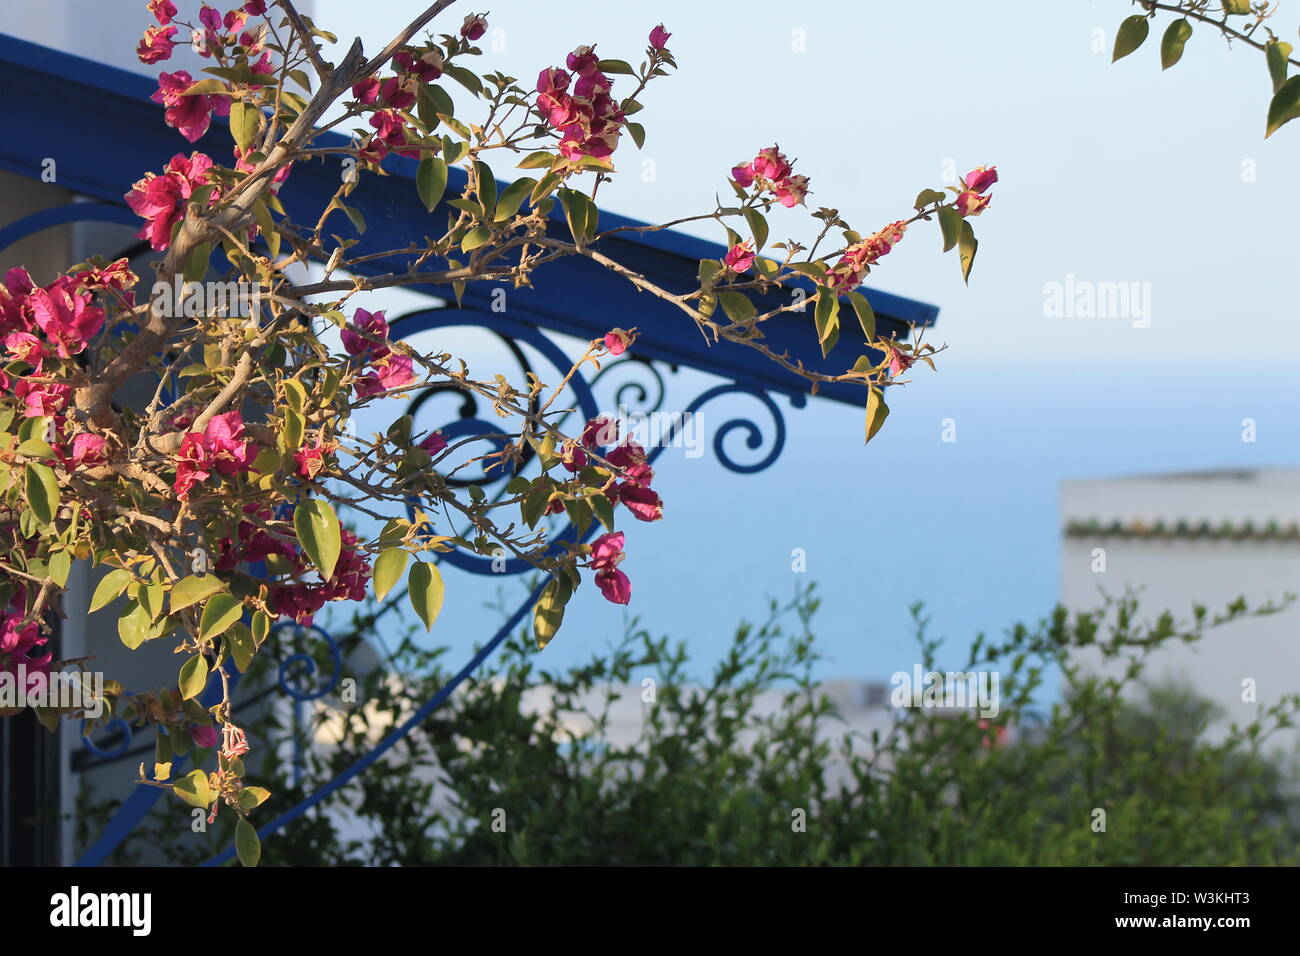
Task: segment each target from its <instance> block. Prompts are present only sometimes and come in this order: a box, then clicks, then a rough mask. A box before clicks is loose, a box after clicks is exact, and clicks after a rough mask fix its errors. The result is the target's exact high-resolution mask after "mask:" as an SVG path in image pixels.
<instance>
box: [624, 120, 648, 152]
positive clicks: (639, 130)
mask: <svg viewBox="0 0 1300 956" xmlns="http://www.w3.org/2000/svg"><path fill="white" fill-rule="evenodd" d="M627 132H628V135H630V136H631V137H632V142H634V143H636V148H637V149H642V148H643V147H644V146H645V127H644V126H642V125H641V124H640V123H628V124H627Z"/></svg>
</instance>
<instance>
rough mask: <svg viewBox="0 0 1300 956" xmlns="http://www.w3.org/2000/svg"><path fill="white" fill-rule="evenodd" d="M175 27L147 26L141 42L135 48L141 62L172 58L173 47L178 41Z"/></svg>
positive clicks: (154, 61)
mask: <svg viewBox="0 0 1300 956" xmlns="http://www.w3.org/2000/svg"><path fill="white" fill-rule="evenodd" d="M174 36H176V28H175V27H157V26H153V27H146V28H145V31H144V36H143V37H141V38H140V44H139V46H137V47H136V48H135V55H136V56H137V57H139V58H140V62H141V63H159V62H161V61H163V60H167V59H170V58H171V55H172V47H174V46H175V45H176V41H175V40H173V39H172V38H173V37H174Z"/></svg>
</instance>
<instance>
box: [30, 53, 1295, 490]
mask: <svg viewBox="0 0 1300 956" xmlns="http://www.w3.org/2000/svg"><path fill="white" fill-rule="evenodd" d="M1297 116H1300V76H1293V77H1291V79H1289V80H1287V81H1286V82H1285V83H1283V84H1282V85H1281V86H1279V87H1278V88H1277V92H1276V93H1274V94H1273V100H1272V102H1271V103H1269V104H1268V128H1267V130H1266V131H1265V132H1264V138H1265V139H1268V138H1269V137H1270V136H1272V135H1273V134H1274V133H1276V132H1277V131H1278V130H1279V129H1280V128H1281V127H1282V126H1283V125H1285V124H1286V123H1289V122H1290V121H1291V120H1293V119H1295V118H1296V117H1297ZM28 467H34V466H30V465H29V466H28Z"/></svg>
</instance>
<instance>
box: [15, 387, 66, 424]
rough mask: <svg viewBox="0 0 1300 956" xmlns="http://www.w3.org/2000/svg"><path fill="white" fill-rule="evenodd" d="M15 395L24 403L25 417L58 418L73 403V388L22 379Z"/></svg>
mask: <svg viewBox="0 0 1300 956" xmlns="http://www.w3.org/2000/svg"><path fill="white" fill-rule="evenodd" d="M14 395H15V396H17V398H18V399H19V401H21V402H22V403H23V415H24V416H25V417H27V418H57V417H58V416H60V415H62V414H63V411H64V409H66V408H67V407H68V402H70V401H72V386H71V385H58V384H55V383H53V382H33V381H32V380H31V379H26V378H22V379H19V380H18V384H17V385H15V386H14Z"/></svg>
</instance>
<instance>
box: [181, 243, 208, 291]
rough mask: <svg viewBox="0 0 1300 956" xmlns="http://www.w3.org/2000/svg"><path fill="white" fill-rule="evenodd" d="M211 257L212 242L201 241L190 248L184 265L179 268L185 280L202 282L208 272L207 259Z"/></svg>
mask: <svg viewBox="0 0 1300 956" xmlns="http://www.w3.org/2000/svg"><path fill="white" fill-rule="evenodd" d="M211 257H212V243H210V242H201V243H199V244H198V245H197V246H195V247H194V248H193V249H191V250H190V254H189V257H188V258H187V259H186V260H185V266H184V268H183V269H182V270H181V271H182V272H183V273H184V278H185V281H186V282H202V281H203V277H204V276H205V275H207V274H208V266H209V261H208V260H209V259H211Z"/></svg>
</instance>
